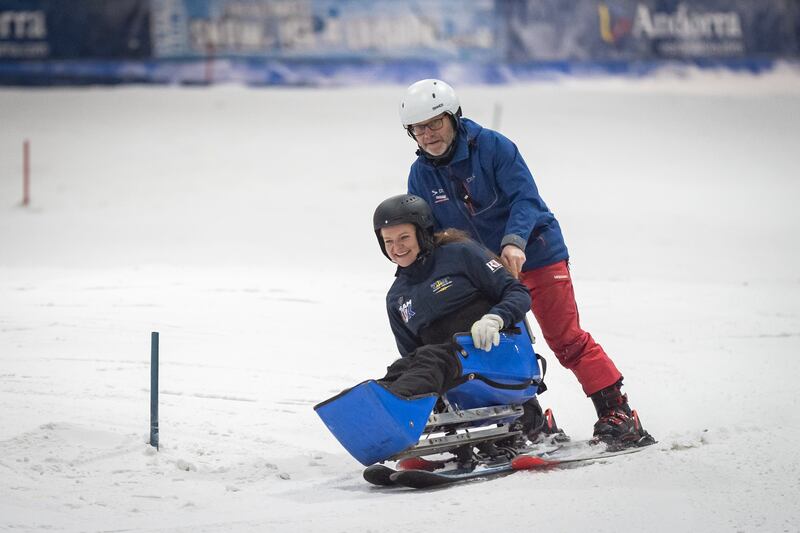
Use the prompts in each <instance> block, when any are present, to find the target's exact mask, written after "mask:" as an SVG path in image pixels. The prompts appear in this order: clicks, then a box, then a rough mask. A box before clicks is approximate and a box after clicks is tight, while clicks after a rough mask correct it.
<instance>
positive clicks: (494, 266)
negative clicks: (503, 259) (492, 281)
mask: <svg viewBox="0 0 800 533" xmlns="http://www.w3.org/2000/svg"><path fill="white" fill-rule="evenodd" d="M486 266H487V267H489V270H491V271H492V272H497V271H498V270H500V269H501V268H503V265H502V264H501V263H500V261H498V260H497V259H490V260H489V262H488V263H486Z"/></svg>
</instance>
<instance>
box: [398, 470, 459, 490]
mask: <svg viewBox="0 0 800 533" xmlns="http://www.w3.org/2000/svg"><path fill="white" fill-rule="evenodd" d="M390 477H391V480H392V481H393V482H394V483H396V484H398V485H402V486H404V487H410V488H412V489H429V488H433V487H440V486H442V485H449V484H450V483H454V482H456V481H458V479H453V478H450V477H449V476H445V475H442V474H435V473H433V472H428V471H427V470H401V471H399V472H395V473H394V474H392V475H391V476H390Z"/></svg>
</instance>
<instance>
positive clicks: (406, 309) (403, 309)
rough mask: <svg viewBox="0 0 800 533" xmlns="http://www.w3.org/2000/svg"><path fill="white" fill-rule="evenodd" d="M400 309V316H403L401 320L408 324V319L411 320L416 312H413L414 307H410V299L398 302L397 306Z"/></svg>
mask: <svg viewBox="0 0 800 533" xmlns="http://www.w3.org/2000/svg"><path fill="white" fill-rule="evenodd" d="M397 310H398V311H400V316H401V317H402V318H403V322H405V323H406V324H408V321H409V320H411V319H412V318H413V317H414V315H416V313H415V312H414V308H413V307H411V300H409V301H407V302H404V303H402V304H400V307H398V308H397Z"/></svg>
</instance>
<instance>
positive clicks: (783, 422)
mask: <svg viewBox="0 0 800 533" xmlns="http://www.w3.org/2000/svg"><path fill="white" fill-rule="evenodd" d="M401 91H402V88H399V87H379V88H369V89H337V90H313V89H302V90H289V89H274V90H253V89H244V88H238V87H220V88H213V89H204V90H200V89H196V88H194V89H189V88H149V87H148V88H138V87H132V88H116V89H105V88H104V89H99V88H92V89H43V90H17V89H2V90H0V110H2V111H0V116H2V117H3V127H2V128H0V531H13V532H17V531H54V532H62V531H69V532H72V531H76V532H77V531H98V532H99V531H109V532H110V531H153V532H155V531H158V532H167V531H168V532H183V531H186V532H189V531H191V532H192V533H195V532H198V531H200V532H203V531H205V532H223V531H224V532H229V531H237V532H239V531H242V532H248V531H253V532H263V531H315V532H316V531H319V532H353V531H359V532H366V531H375V532H378V531H380V532H387V531H388V532H391V531H398V532H399V531H403V532H406V531H413V530H430V531H449V530H452V529H454V528H455V527H456V526H457V527H458V529H459V531H466V532H470V531H475V532H483V531H489V530H497V531H508V532H515V531H531V530H532V529H542V528H546V529H547V531H576V530H594V531H619V530H636V531H639V530H648V531H656V532H659V531H664V532H667V531H669V532H673V531H742V532H750V531H769V532H773V531H800V513H799V512H798V511H797V504H796V500H797V498H798V495H800V481H799V480H800V454H799V453H798V452H797V447H796V443H797V442H798V440H800V416H799V415H798V414H797V413H798V412H800V405H798V404H799V403H800V400H798V395H797V392H796V389H797V387H796V379H795V376H797V375H798V374H800V358H798V357H797V353H798V352H800V304H799V303H798V302H800V276H799V275H798V272H800V268H798V267H800V250H798V248H797V245H796V243H795V240H796V236H797V234H798V232H799V231H798V230H800V217H798V215H797V212H796V209H795V203H796V199H797V198H798V197H800V182H798V180H797V179H796V173H797V171H796V166H797V165H796V156H795V155H794V154H795V152H796V144H797V139H799V138H800V126H798V124H800V122H798V121H797V117H798V116H800V74H798V73H796V72H793V71H785V70H779V71H778V72H775V73H773V74H769V75H764V76H761V77H749V76H735V75H730V74H726V73H714V72H705V73H704V74H702V75H696V76H690V77H688V78H685V79H671V78H664V79H660V78H649V79H645V80H638V81H637V80H602V79H598V80H583V81H575V80H564V81H561V82H550V83H544V84H539V85H521V86H511V87H471V88H464V89H463V90H460V91H459V92H460V93H461V97H462V103H463V105H464V106H465V111H466V115H467V116H469V117H471V118H475V119H476V120H478V121H479V122H483V123H485V124H486V125H487V126H488V125H490V124H489V121H490V119H491V116H492V115H493V110H494V105H495V103H496V102H501V103H502V105H503V106H504V107H505V109H506V111H507V112H506V113H504V114H503V121H504V122H503V123H502V124H501V125H500V130H501V131H502V132H504V133H506V134H507V135H508V136H509V137H510V138H512V139H513V140H514V141H515V142H516V143H517V145H518V146H519V147H520V150H521V152H522V154H523V155H524V157H525V159H526V161H527V162H528V163H529V165H530V166H531V168H532V170H533V172H534V175H535V176H536V179H537V184H538V185H539V188H540V190H541V191H542V194H543V196H544V198H545V199H546V200H547V202H548V204H549V205H550V207H551V208H552V209H553V210H554V211H555V213H556V215H557V216H558V218H559V220H560V221H561V224H562V226H563V227H564V230H565V236H566V239H567V243H568V245H569V247H570V250H571V252H572V257H571V263H572V273H573V277H574V280H575V285H576V291H577V298H578V302H579V305H580V309H581V320H582V323H583V325H584V326H585V327H586V328H587V330H589V331H590V332H591V333H592V335H593V336H594V337H595V338H596V339H597V340H598V341H599V342H600V343H601V344H602V345H603V346H604V347H605V348H606V349H607V350H608V351H609V352H610V354H611V355H612V358H613V359H614V361H615V362H616V364H617V365H618V366H619V367H620V368H621V370H622V371H623V373H624V375H625V376H626V391H627V393H628V394H629V395H630V398H631V402H632V405H633V406H634V407H635V408H636V409H638V411H639V413H640V415H641V417H642V421H643V423H644V425H645V427H646V428H647V429H649V430H650V431H651V433H653V435H654V436H655V437H656V438H657V439H658V440H659V442H658V444H656V445H654V446H653V447H651V448H650V449H647V450H645V451H643V452H642V453H639V454H634V455H631V456H620V457H616V458H613V459H609V460H605V461H598V462H596V463H593V464H591V465H584V466H580V467H576V468H568V469H563V470H552V471H547V472H520V473H516V474H514V475H511V476H507V477H504V478H500V479H495V480H492V481H489V482H484V481H475V482H470V483H465V484H463V485H459V486H454V487H449V488H447V489H443V490H431V491H422V492H418V491H412V490H406V489H399V490H394V489H388V490H387V489H381V488H375V487H371V486H368V485H367V484H366V483H365V482H364V481H363V480H362V479H361V470H362V467H361V465H359V464H358V463H357V462H356V461H354V460H353V459H352V458H350V457H349V456H348V455H347V454H346V453H345V452H344V451H343V450H342V449H341V447H340V446H339V445H338V443H337V442H336V441H335V439H334V438H333V437H332V436H331V435H330V434H329V433H328V432H327V430H326V429H325V427H324V426H323V424H322V423H321V422H320V421H319V420H318V418H317V417H316V415H315V413H314V411H313V406H314V405H315V404H316V403H317V402H319V401H322V400H324V399H326V398H328V397H330V396H332V395H334V394H337V393H338V392H339V391H341V390H342V389H344V388H347V387H350V386H352V385H354V384H356V383H358V382H360V381H362V380H364V379H367V378H370V377H375V376H378V375H380V374H381V373H382V372H383V371H384V369H385V367H386V366H387V365H388V364H389V363H391V361H392V359H393V358H394V356H395V353H396V350H395V346H394V343H393V340H392V338H391V335H390V332H389V328H388V324H387V321H386V318H385V310H384V308H385V302H384V294H385V291H386V290H387V289H388V287H389V285H390V284H391V281H392V274H393V269H392V267H391V265H390V264H388V263H387V262H386V260H385V258H383V256H382V255H381V254H380V253H379V251H378V249H377V247H376V246H375V244H376V243H375V240H374V235H373V234H372V232H371V228H370V226H369V220H370V217H371V215H372V210H373V209H374V206H375V205H376V204H377V203H378V202H379V201H380V200H382V199H384V198H385V197H387V196H389V195H391V194H396V193H398V192H401V191H402V188H403V185H404V182H405V175H406V172H407V168H408V165H409V164H410V162H411V157H412V146H411V145H410V144H409V141H408V140H407V139H406V138H405V137H404V136H403V134H402V131H400V133H398V130H399V127H398V125H397V117H396V114H395V113H396V99H397V98H398V95H399V94H400V93H401ZM312 98H313V99H314V101H315V106H314V111H313V112H312V111H310V110H309V107H308V106H306V105H305V103H306V102H307V101H308V100H309V99H312ZM512 111H513V112H512ZM309 124H313V125H314V127H311V128H309V126H308V125H309ZM23 138H30V139H31V142H32V155H33V161H32V172H33V184H32V196H33V204H32V206H31V207H30V208H29V209H22V208H21V207H19V206H18V205H16V204H15V203H16V202H17V201H18V197H19V194H20V184H19V180H18V176H19V167H20V164H19V163H20V161H19V154H20V150H21V140H22V139H23ZM151 331H159V332H160V334H161V375H160V380H161V398H160V438H161V444H162V445H161V448H160V450H159V451H156V450H155V449H153V448H152V447H151V446H149V444H148V442H147V441H148V429H149V418H148V416H149V372H150V369H149V348H150V344H149V343H150V332H151ZM537 348H538V350H539V351H540V352H541V353H542V354H543V355H545V357H547V358H548V360H549V362H550V365H549V370H548V375H547V381H548V386H549V391H548V392H547V393H546V395H543V397H542V402H543V403H544V404H545V405H547V406H550V407H552V408H553V409H554V411H555V413H556V418H557V420H558V423H559V425H560V426H562V427H563V428H565V429H566V430H567V432H568V433H570V434H571V435H572V436H573V437H574V438H576V439H582V438H587V437H588V436H589V434H590V432H591V427H592V424H593V422H594V413H593V409H592V407H591V405H590V403H589V402H588V400H586V399H585V397H584V396H583V395H582V393H581V391H580V389H579V387H578V385H577V384H576V383H575V381H574V378H573V377H572V376H571V375H570V374H569V373H568V372H567V371H566V370H564V369H563V368H561V367H559V366H558V364H557V362H556V360H555V358H554V357H553V355H552V353H551V352H550V351H549V349H548V348H547V347H546V345H545V344H544V342H543V341H541V340H540V341H539V342H538V343H537Z"/></svg>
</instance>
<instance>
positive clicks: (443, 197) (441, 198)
mask: <svg viewBox="0 0 800 533" xmlns="http://www.w3.org/2000/svg"><path fill="white" fill-rule="evenodd" d="M431 195H432V196H433V203H434V204H441V203H442V202H447V201H449V200H450V198H448V197H447V193H446V192H444V189H431Z"/></svg>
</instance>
